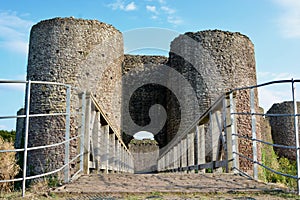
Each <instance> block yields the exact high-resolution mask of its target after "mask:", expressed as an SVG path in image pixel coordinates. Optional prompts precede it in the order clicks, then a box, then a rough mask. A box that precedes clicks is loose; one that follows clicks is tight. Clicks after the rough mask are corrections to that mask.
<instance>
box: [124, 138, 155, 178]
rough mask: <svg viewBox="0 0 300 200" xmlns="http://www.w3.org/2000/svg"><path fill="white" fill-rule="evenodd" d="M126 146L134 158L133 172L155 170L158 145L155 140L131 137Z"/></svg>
mask: <svg viewBox="0 0 300 200" xmlns="http://www.w3.org/2000/svg"><path fill="white" fill-rule="evenodd" d="M128 146H129V150H130V152H131V154H132V155H133V158H134V173H151V172H156V171H157V159H158V156H159V147H158V145H157V142H156V141H155V140H150V139H143V140H136V139H133V140H131V141H130V143H129V145H128Z"/></svg>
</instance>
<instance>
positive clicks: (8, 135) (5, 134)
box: [0, 130, 16, 142]
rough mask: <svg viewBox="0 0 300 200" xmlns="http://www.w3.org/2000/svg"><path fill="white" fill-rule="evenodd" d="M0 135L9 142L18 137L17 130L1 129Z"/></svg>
mask: <svg viewBox="0 0 300 200" xmlns="http://www.w3.org/2000/svg"><path fill="white" fill-rule="evenodd" d="M0 137H2V138H3V139H4V140H5V141H7V142H14V141H15V139H16V131H13V130H11V131H5V130H0Z"/></svg>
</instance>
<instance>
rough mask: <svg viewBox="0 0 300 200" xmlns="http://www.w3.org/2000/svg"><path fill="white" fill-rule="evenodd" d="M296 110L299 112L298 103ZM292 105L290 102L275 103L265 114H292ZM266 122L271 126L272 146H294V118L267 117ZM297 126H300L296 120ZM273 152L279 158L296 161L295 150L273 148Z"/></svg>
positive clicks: (299, 106)
mask: <svg viewBox="0 0 300 200" xmlns="http://www.w3.org/2000/svg"><path fill="white" fill-rule="evenodd" d="M297 109H298V111H299V110H300V102H297ZM293 113H294V104H293V102H292V101H285V102H282V103H275V104H273V105H272V107H271V108H270V109H269V110H268V112H267V114H293ZM268 120H269V122H270V126H271V134H272V139H273V142H274V144H281V145H286V146H295V145H296V143H295V141H296V140H295V133H294V117H291V116H286V117H282V116H280V117H273V116H269V117H268ZM298 126H300V123H299V120H298ZM274 150H275V152H276V153H277V154H278V156H280V157H286V158H289V159H290V160H296V150H295V149H285V148H278V147H274Z"/></svg>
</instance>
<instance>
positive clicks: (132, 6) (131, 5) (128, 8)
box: [124, 2, 137, 11]
mask: <svg viewBox="0 0 300 200" xmlns="http://www.w3.org/2000/svg"><path fill="white" fill-rule="evenodd" d="M136 8H137V7H136V5H135V3H134V2H131V3H129V4H128V5H127V6H126V7H125V9H124V10H125V11H133V10H136Z"/></svg>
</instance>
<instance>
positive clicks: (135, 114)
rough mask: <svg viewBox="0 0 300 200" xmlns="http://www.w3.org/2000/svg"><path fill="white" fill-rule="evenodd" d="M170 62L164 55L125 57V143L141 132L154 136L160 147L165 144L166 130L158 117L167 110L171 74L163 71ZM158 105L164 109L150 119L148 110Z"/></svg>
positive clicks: (123, 113) (123, 112) (123, 81)
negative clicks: (167, 94)
mask: <svg viewBox="0 0 300 200" xmlns="http://www.w3.org/2000/svg"><path fill="white" fill-rule="evenodd" d="M167 61H168V58H167V57H164V56H139V55H125V59H124V64H123V77H122V87H123V95H122V102H123V107H122V108H123V110H122V128H123V131H124V132H126V133H127V137H126V136H123V139H124V140H125V143H128V142H129V141H130V140H131V139H132V137H130V136H133V135H134V134H135V133H137V132H139V131H149V132H151V133H152V134H154V136H155V138H156V140H157V141H158V143H159V145H160V146H162V145H163V144H165V143H166V138H165V128H166V127H165V126H164V121H160V119H159V116H160V112H163V111H162V109H167V108H166V102H167V99H166V93H167V92H168V89H167V88H166V87H165V85H166V84H167V81H168V80H167V75H168V74H166V73H164V72H163V69H164V66H165V65H166V63H167ZM155 104H159V105H161V106H163V108H158V109H161V110H156V111H157V112H155V111H152V112H153V116H150V115H151V112H150V113H149V111H150V110H151V107H152V106H154V105H155ZM161 116H162V115H161ZM131 120H132V122H133V123H131ZM155 120H157V121H156V122H155ZM151 123H152V125H150V124H151ZM160 126H161V129H160V128H159V127H160Z"/></svg>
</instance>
